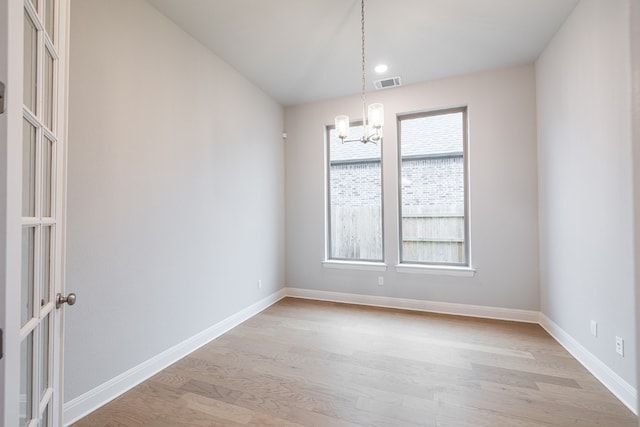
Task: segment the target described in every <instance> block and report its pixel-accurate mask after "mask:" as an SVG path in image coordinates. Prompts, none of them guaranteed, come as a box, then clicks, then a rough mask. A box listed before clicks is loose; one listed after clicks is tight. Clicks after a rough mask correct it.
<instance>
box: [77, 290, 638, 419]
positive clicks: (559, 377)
mask: <svg viewBox="0 0 640 427" xmlns="http://www.w3.org/2000/svg"><path fill="white" fill-rule="evenodd" d="M74 426H77V427H83V426H92V427H95V426H127V427H129V426H131V427H135V426H154V427H169V426H321V427H332V426H393V427H403V426H438V427H444V426H455V427H482V426H485V427H534V426H585V427H586V426H601V427H602V426H604V427H626V426H629V427H637V419H636V417H635V416H634V415H633V414H632V413H631V412H630V411H629V410H628V409H627V408H626V407H625V406H624V405H623V404H622V403H620V402H619V401H618V400H617V399H616V398H615V397H614V396H613V395H612V394H611V393H610V392H609V391H607V390H606V389H605V387H604V386H603V385H602V384H600V383H599V382H598V381H597V380H596V379H595V378H594V377H593V376H592V375H591V374H589V372H587V370H586V369H585V368H583V367H582V365H580V364H579V363H578V362H577V361H576V360H575V359H573V358H572V357H571V356H570V355H569V354H568V353H567V352H566V351H565V350H564V349H563V348H562V347H561V346H560V345H559V344H558V343H557V342H556V341H554V340H553V339H552V338H551V337H550V336H549V335H548V334H547V333H546V332H545V331H544V330H543V329H542V328H541V327H540V326H538V325H531V324H521V323H514V322H504V321H495V320H485V319H471V318H464V317H457V316H445V315H437V314H426V313H417V312H407V311H400V310H391V309H378V308H371V307H361V306H355V305H346V304H335V303H326V302H318V301H307V300H301V299H293V298H286V299H284V300H282V301H280V302H278V303H277V304H275V305H273V306H272V307H270V308H268V309H267V310H265V311H264V312H262V313H260V314H258V315H257V316H255V317H253V318H252V319H250V320H248V321H247V322H245V323H243V324H242V325H240V326H238V327H236V328H234V329H233V330H231V331H229V332H228V333H226V334H224V335H223V336H221V337H220V338H218V339H216V340H215V341H213V342H211V343H210V344H208V345H206V346H205V347H203V348H201V349H199V350H197V351H196V352H194V353H192V354H191V355H189V356H187V357H186V358H184V359H182V360H180V361H178V362H177V363H175V364H174V365H172V366H170V367H168V368H167V369H165V370H164V371H162V372H160V373H159V374H157V375H155V376H154V377H152V378H151V379H149V380H148V381H145V382H144V383H143V384H140V385H139V386H137V387H135V388H134V389H132V390H131V391H129V392H127V393H125V394H124V395H122V396H121V397H119V398H118V399H116V400H114V401H113V402H111V403H109V404H107V405H106V406H104V407H102V408H100V409H98V410H97V411H96V412H94V413H92V414H90V415H89V416H87V417H85V418H84V419H82V420H80V421H79V422H77V423H76V424H74Z"/></svg>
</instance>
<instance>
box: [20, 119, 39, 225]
mask: <svg viewBox="0 0 640 427" xmlns="http://www.w3.org/2000/svg"><path fill="white" fill-rule="evenodd" d="M22 216H28V217H34V216H36V128H35V127H34V126H33V125H31V123H29V122H28V121H27V120H24V119H23V122H22Z"/></svg>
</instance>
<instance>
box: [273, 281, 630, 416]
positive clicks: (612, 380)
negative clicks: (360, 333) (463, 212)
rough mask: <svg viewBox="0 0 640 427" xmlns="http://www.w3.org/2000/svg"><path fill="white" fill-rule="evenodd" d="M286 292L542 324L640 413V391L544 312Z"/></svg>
mask: <svg viewBox="0 0 640 427" xmlns="http://www.w3.org/2000/svg"><path fill="white" fill-rule="evenodd" d="M285 291H286V295H287V296H288V297H294V298H306V299H314V300H320V301H332V302H340V303H347V304H360V305H370V306H375V307H387V308H398V309H403V310H416V311H425V312H431V313H442V314H451V315H456V316H471V317H482V318H489V319H499V320H511V321H515V322H526V323H537V324H539V325H540V326H542V327H543V328H544V329H545V330H546V331H547V332H548V333H549V335H551V336H552V337H553V338H554V339H555V340H556V341H557V342H558V343H559V344H560V345H561V346H563V347H564V348H565V349H566V350H567V351H568V352H569V353H570V354H571V355H572V356H573V357H575V358H576V360H577V361H578V362H580V363H581V364H582V365H583V366H584V367H585V368H586V369H587V370H588V371H589V372H591V374H592V375H593V376H594V377H596V378H597V379H598V380H599V381H600V382H601V383H602V384H603V385H604V386H605V387H606V388H607V389H609V391H611V393H613V394H614V395H615V396H616V397H617V398H618V399H619V400H620V401H621V402H622V403H623V404H624V405H625V406H626V407H627V408H629V409H630V410H631V411H632V412H633V413H634V414H636V415H638V392H637V390H636V389H635V388H634V387H633V386H631V385H630V384H629V383H627V382H626V381H625V380H623V379H622V378H621V377H620V376H619V375H618V374H616V373H615V372H613V371H612V370H611V369H610V368H609V367H608V366H607V365H605V364H604V363H603V362H602V361H601V360H600V359H598V358H597V357H596V356H594V355H593V354H592V353H591V352H589V351H588V350H587V349H586V348H584V347H583V346H582V345H581V344H580V343H579V342H578V341H576V340H575V339H574V338H573V337H572V336H571V335H569V334H568V333H566V332H565V331H564V330H562V329H561V328H560V327H559V326H558V325H556V324H555V323H554V322H552V321H551V320H550V319H549V318H547V317H546V316H545V315H544V314H542V313H540V312H538V311H531V310H515V309H505V308H499V307H484V306H476V305H466V304H452V303H444V302H435V301H422V300H414V299H404V298H392V297H381V296H371V295H357V294H345V293H340V292H326V291H315V290H309V289H300V288H285Z"/></svg>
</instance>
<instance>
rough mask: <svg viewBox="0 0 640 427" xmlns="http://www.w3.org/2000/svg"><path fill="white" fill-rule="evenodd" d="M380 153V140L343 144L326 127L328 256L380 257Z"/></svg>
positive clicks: (358, 129) (357, 129)
mask: <svg viewBox="0 0 640 427" xmlns="http://www.w3.org/2000/svg"><path fill="white" fill-rule="evenodd" d="M352 133H353V134H354V135H359V134H361V133H362V126H355V127H353V128H352ZM380 153H381V150H380V143H378V144H377V145H376V144H372V143H367V144H363V143H361V142H359V141H356V142H346V143H344V144H343V143H342V142H341V141H340V138H338V137H337V136H336V132H335V129H330V130H329V163H330V164H329V211H330V216H329V236H328V238H329V258H330V259H343V260H361V261H382V260H383V249H382V248H383V246H382V185H381V183H382V169H381V159H380Z"/></svg>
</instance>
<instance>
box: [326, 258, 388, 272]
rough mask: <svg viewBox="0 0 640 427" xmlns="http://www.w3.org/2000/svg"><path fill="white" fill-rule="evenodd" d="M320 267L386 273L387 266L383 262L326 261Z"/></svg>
mask: <svg viewBox="0 0 640 427" xmlns="http://www.w3.org/2000/svg"><path fill="white" fill-rule="evenodd" d="M322 266H323V267H324V268H336V269H339V270H364V271H387V264H385V263H383V262H367V261H338V260H326V261H322Z"/></svg>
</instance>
